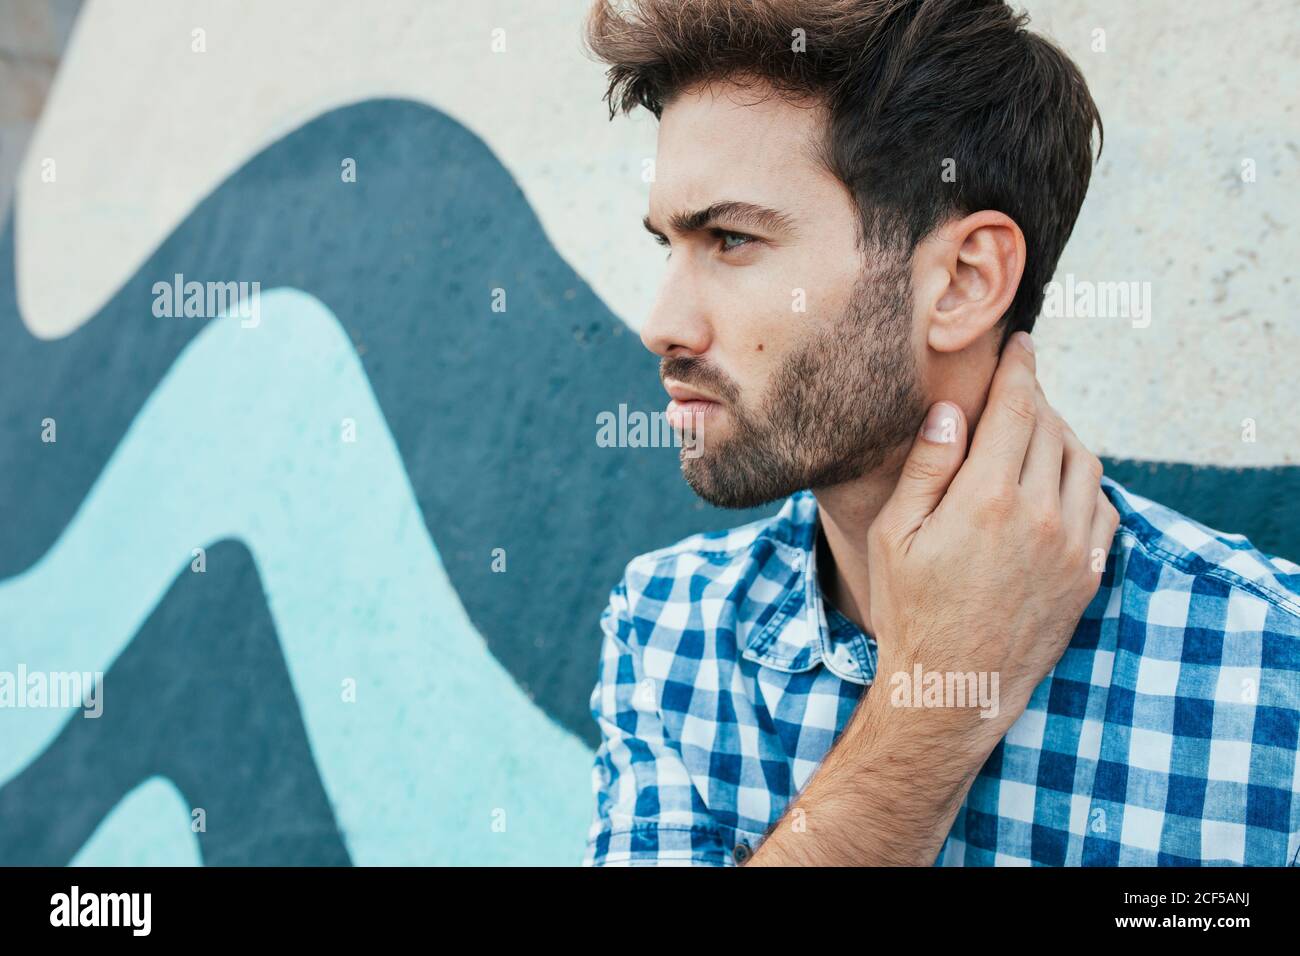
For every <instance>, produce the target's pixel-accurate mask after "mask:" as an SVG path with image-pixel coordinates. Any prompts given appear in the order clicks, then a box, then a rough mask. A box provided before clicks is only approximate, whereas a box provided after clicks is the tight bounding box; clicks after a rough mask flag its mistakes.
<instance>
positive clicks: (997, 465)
mask: <svg viewBox="0 0 1300 956" xmlns="http://www.w3.org/2000/svg"><path fill="white" fill-rule="evenodd" d="M1029 341H1030V340H1029V336H1028V335H1025V334H1024V333H1017V334H1016V335H1015V336H1013V338H1012V340H1011V342H1010V343H1008V346H1007V348H1006V349H1004V350H1003V355H1002V360H1001V362H1000V364H999V366H998V369H997V372H996V373H995V375H994V378H993V384H992V387H991V388H990V390H989V398H988V404H987V405H986V407H985V411H984V414H983V415H982V416H981V418H980V422H979V426H978V428H977V429H976V431H975V440H974V442H973V443H972V444H971V449H970V455H969V457H966V456H965V450H966V425H965V421H964V417H963V416H962V413H961V410H960V409H958V408H957V407H956V406H955V405H952V404H948V403H944V402H941V403H939V404H937V405H935V406H934V407H933V408H932V409H931V410H930V415H929V417H928V418H927V419H926V424H925V427H924V428H923V429H922V434H921V436H919V437H918V438H917V441H916V444H915V445H914V446H913V448H912V452H911V455H910V456H909V457H908V459H907V462H906V463H905V464H904V466H903V470H902V475H901V477H900V479H899V482H898V485H897V486H896V488H895V490H894V493H893V496H892V497H891V498H890V499H889V501H888V502H887V503H886V504H885V506H884V508H882V509H881V511H880V513H879V515H878V516H877V518H876V520H875V522H874V523H873V524H872V527H871V531H870V534H869V538H868V566H869V574H870V583H871V589H870V594H871V604H870V613H871V630H872V633H873V635H874V636H875V638H876V641H877V644H878V646H879V661H878V667H877V675H876V687H877V688H878V689H879V690H884V689H886V688H887V687H888V686H889V678H890V676H891V675H893V674H895V673H907V674H911V673H912V671H913V669H914V668H915V666H916V665H918V664H919V665H920V666H921V669H922V671H923V672H928V671H937V672H940V673H944V672H962V673H970V672H975V673H977V674H983V675H994V674H996V675H997V677H998V688H999V697H1000V699H999V702H998V703H999V712H998V714H997V716H996V717H995V718H992V719H984V718H981V717H980V713H979V711H977V710H975V709H973V708H965V709H963V710H961V712H960V713H956V714H952V715H950V716H953V717H955V718H956V719H955V720H953V721H951V727H952V732H953V733H957V734H971V735H974V737H975V738H976V740H974V741H972V742H973V743H977V742H983V743H986V744H987V745H988V749H989V750H991V749H992V748H993V747H994V746H996V745H997V741H998V740H1000V739H1001V738H1002V736H1003V735H1004V734H1005V733H1006V731H1007V730H1008V729H1009V728H1010V726H1011V724H1012V723H1014V722H1015V720H1016V719H1017V718H1018V717H1019V716H1020V714H1021V713H1022V712H1023V711H1024V709H1025V706H1026V705H1027V704H1028V702H1029V698H1030V695H1031V694H1032V693H1033V691H1034V688H1035V687H1037V686H1038V685H1039V684H1040V683H1041V682H1042V680H1043V678H1044V677H1046V676H1047V673H1048V671H1050V670H1051V669H1052V668H1053V667H1054V666H1055V665H1056V662H1057V661H1058V660H1060V658H1061V655H1062V654H1063V653H1064V652H1065V648H1066V646H1067V645H1068V644H1069V641H1070V637H1071V635H1072V634H1073V633H1074V629H1075V627H1076V625H1077V624H1078V622H1079V617H1080V615H1081V614H1082V613H1083V610H1084V608H1086V607H1087V606H1088V602H1089V601H1090V600H1092V597H1093V595H1095V594H1096V593H1097V587H1098V585H1099V584H1100V582H1101V573H1102V571H1103V569H1104V567H1105V562H1106V554H1107V552H1108V551H1109V550H1110V544H1111V539H1112V538H1113V537H1114V534H1115V528H1116V526H1117V524H1118V522H1119V515H1118V514H1117V513H1116V511H1115V508H1114V507H1113V506H1112V505H1111V503H1110V501H1109V500H1108V499H1107V498H1106V496H1105V495H1104V494H1103V493H1102V491H1101V487H1100V478H1101V463H1100V462H1099V461H1098V460H1097V458H1096V456H1094V455H1093V454H1092V453H1091V452H1089V451H1088V450H1087V449H1086V448H1084V447H1083V445H1082V444H1081V443H1080V442H1079V440H1078V438H1076V437H1075V435H1074V432H1073V431H1072V430H1071V429H1070V427H1069V426H1068V425H1067V424H1066V423H1065V422H1064V421H1063V420H1062V418H1061V417H1060V416H1059V415H1058V414H1057V413H1056V412H1055V411H1054V410H1053V409H1052V407H1051V406H1050V405H1048V404H1047V399H1046V398H1045V396H1044V395H1043V392H1042V389H1041V388H1040V387H1039V385H1038V382H1037V379H1036V378H1035V374H1034V371H1035V370H1034V356H1033V353H1032V352H1031V351H1029V348H1028V347H1026V345H1025V344H1024V343H1028V342H1029ZM1030 347H1032V346H1030ZM963 458H965V461H963ZM877 692H878V691H877Z"/></svg>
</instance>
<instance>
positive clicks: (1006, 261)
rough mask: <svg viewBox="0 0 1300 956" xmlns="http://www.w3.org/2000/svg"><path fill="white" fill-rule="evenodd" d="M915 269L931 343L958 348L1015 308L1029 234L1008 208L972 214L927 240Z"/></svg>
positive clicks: (917, 305)
mask: <svg viewBox="0 0 1300 956" xmlns="http://www.w3.org/2000/svg"><path fill="white" fill-rule="evenodd" d="M912 268H913V286H912V287H913V289H914V290H915V296H916V298H915V308H916V311H917V312H918V315H917V319H918V320H919V321H920V322H921V323H923V325H922V326H921V327H922V328H924V329H925V334H926V344H927V345H928V346H929V347H930V348H932V349H934V350H935V351H936V352H959V351H961V350H962V349H965V348H967V347H968V346H970V345H971V344H972V343H973V342H975V341H976V340H978V339H979V338H980V337H981V336H983V335H984V334H985V333H987V332H988V331H989V330H990V329H992V328H993V327H994V326H996V325H997V324H998V320H999V319H1001V318H1002V316H1003V315H1004V314H1005V313H1006V311H1007V309H1009V308H1011V302H1012V300H1013V299H1014V298H1015V297H1016V289H1018V288H1019V287H1020V277H1021V275H1022V274H1023V273H1024V271H1025V237H1024V234H1023V233H1022V232H1021V231H1020V227H1019V226H1017V225H1016V223H1015V220H1013V219H1012V218H1011V217H1010V216H1007V215H1005V214H1004V213H1000V212H994V211H993V210H991V209H986V210H983V211H981V212H976V213H971V215H969V216H966V217H965V218H964V219H954V220H952V221H951V222H948V223H945V224H944V225H942V226H939V227H938V228H937V229H935V230H934V231H933V232H932V233H931V234H930V235H929V236H927V237H926V238H925V239H924V240H922V241H921V242H920V243H919V244H918V245H917V247H916V254H915V256H914V257H913V265H912Z"/></svg>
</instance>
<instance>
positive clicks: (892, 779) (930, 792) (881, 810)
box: [746, 688, 992, 866]
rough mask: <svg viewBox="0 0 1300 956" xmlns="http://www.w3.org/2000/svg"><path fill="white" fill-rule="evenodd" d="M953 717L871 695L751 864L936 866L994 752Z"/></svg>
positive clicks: (881, 694)
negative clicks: (965, 731) (960, 728)
mask: <svg viewBox="0 0 1300 956" xmlns="http://www.w3.org/2000/svg"><path fill="white" fill-rule="evenodd" d="M882 690H883V688H882ZM951 716H952V715H951V714H948V715H944V714H941V713H936V711H934V710H926V709H918V708H898V707H891V706H890V704H889V699H888V695H887V694H885V693H874V692H868V693H867V694H866V696H865V697H864V698H863V700H862V703H861V704H860V705H859V707H858V709H857V711H856V712H855V713H854V715H853V717H852V719H851V720H850V721H849V723H848V724H847V725H846V726H845V728H844V732H843V733H842V734H841V735H840V738H839V740H838V741H837V742H836V744H835V746H834V747H833V748H832V749H831V751H830V753H829V754H827V756H826V759H825V760H823V761H822V764H821V766H820V767H818V769H817V771H816V773H815V774H814V775H813V777H812V779H811V780H810V781H809V782H808V785H807V786H806V787H805V788H804V790H803V791H802V792H801V793H800V794H799V796H798V797H797V798H796V799H795V800H793V801H791V803H790V806H789V807H787V809H786V812H785V814H784V815H783V816H782V818H781V819H780V820H779V821H778V822H777V824H776V825H775V826H774V827H773V828H772V830H771V831H770V832H769V834H768V836H767V838H766V839H765V840H764V842H763V843H762V845H761V846H760V847H759V848H758V850H757V851H756V852H755V853H754V855H753V856H752V857H750V859H749V860H748V861H747V862H746V865H748V866H930V865H932V864H933V863H934V860H935V857H936V856H937V855H938V853H939V850H940V848H941V847H942V846H943V842H944V840H945V838H946V837H947V835H948V831H949V830H950V829H951V827H952V822H953V819H954V818H955V817H956V814H957V811H958V809H959V808H960V807H961V804H962V801H963V800H964V799H965V797H966V793H967V791H968V790H969V789H970V786H971V783H972V782H973V781H974V779H975V776H976V774H978V772H979V769H980V767H982V766H983V765H984V762H985V760H987V758H988V754H989V752H991V750H992V746H991V745H989V743H988V738H987V736H981V737H979V738H978V739H976V740H971V739H970V738H969V735H966V734H963V733H961V732H959V731H958V729H957V728H956V727H955V725H954V723H953V721H952V719H951Z"/></svg>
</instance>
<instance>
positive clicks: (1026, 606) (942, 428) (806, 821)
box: [584, 0, 1300, 865]
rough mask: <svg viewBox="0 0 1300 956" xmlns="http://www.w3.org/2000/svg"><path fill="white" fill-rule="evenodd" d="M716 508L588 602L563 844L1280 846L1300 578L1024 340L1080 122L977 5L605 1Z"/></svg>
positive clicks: (714, 847) (1262, 855) (1062, 59)
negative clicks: (583, 827) (1145, 470)
mask: <svg viewBox="0 0 1300 956" xmlns="http://www.w3.org/2000/svg"><path fill="white" fill-rule="evenodd" d="M587 42H588V45H589V46H590V47H591V49H592V50H593V51H594V52H595V53H596V55H597V56H598V57H600V58H601V59H602V60H604V61H605V62H607V63H608V64H609V65H610V71H609V78H610V85H609V90H608V94H607V95H608V99H609V103H610V107H611V113H613V112H616V111H617V110H618V109H620V108H621V109H623V110H629V109H631V108H633V107H635V106H644V107H646V108H648V109H650V110H651V111H652V112H654V113H655V115H656V116H658V117H659V119H660V127H659V142H658V154H657V159H656V177H655V181H654V184H653V187H652V189H651V194H650V209H649V215H648V216H647V217H646V220H645V226H646V228H647V229H649V230H650V232H651V233H652V234H653V235H654V236H655V237H656V239H657V240H658V241H660V242H661V243H662V244H663V245H665V246H667V247H668V249H669V260H668V266H667V272H666V274H665V278H664V280H663V287H662V289H661V292H660V295H659V297H658V299H657V301H656V304H655V306H654V308H653V311H652V313H651V315H650V316H649V318H648V320H647V321H646V323H645V325H644V328H643V330H642V339H643V341H644V342H645V344H646V345H647V347H648V348H650V349H651V350H652V351H653V352H655V353H656V354H658V355H659V356H661V374H662V378H663V381H664V384H665V387H666V388H667V390H668V392H669V394H670V395H671V397H672V402H671V404H670V405H669V415H670V418H672V420H673V421H674V424H675V426H676V427H678V428H679V429H681V431H682V432H683V435H684V436H687V437H691V438H692V439H693V440H692V441H691V443H690V447H691V449H692V453H691V454H690V455H686V454H683V458H682V467H683V473H684V476H685V478H686V480H687V481H688V482H690V484H691V486H692V487H693V488H694V489H695V491H696V492H697V493H698V494H699V495H700V496H701V497H703V498H705V499H707V500H709V501H711V502H713V503H716V504H718V505H722V506H731V507H751V506H755V505H759V504H762V503H765V502H770V501H778V500H782V499H784V505H783V507H782V508H781V509H780V511H779V513H778V514H777V515H776V516H775V517H773V518H771V519H767V520H762V521H758V522H754V523H752V524H749V525H746V526H744V527H741V528H737V529H734V530H731V531H727V532H720V533H712V534H702V535H697V536H695V537H692V538H689V539H687V540H685V541H682V542H679V543H678V544H676V545H673V546H671V547H668V548H665V549H663V550H660V551H656V552H653V553H651V554H646V555H642V556H640V557H638V558H635V559H634V560H632V561H631V562H630V563H629V564H628V566H627V569H626V573H625V575H624V578H623V580H622V581H621V582H619V583H618V585H617V586H616V587H615V588H614V589H613V592H612V594H611V597H610V603H609V607H608V608H607V609H606V610H605V613H604V614H603V615H602V618H601V624H602V627H603V631H604V643H603V649H602V658H601V665H600V670H599V679H598V682H597V684H596V687H595V688H594V690H593V693H592V696H591V708H592V714H593V716H594V718H595V719H596V721H597V722H598V724H599V726H600V728H601V731H602V735H603V739H602V743H601V746H600V748H599V750H598V752H597V754H596V760H595V766H594V769H593V787H594V790H595V796H596V809H595V817H594V820H593V823H592V827H591V833H590V840H589V843H588V847H587V853H586V857H585V859H584V862H585V863H588V864H597V865H599V864H614V863H623V864H626V863H697V864H712V865H728V864H733V863H737V862H739V863H745V864H747V865H760V864H776V865H782V864H799V865H805V864H807V865H817V864H855V863H857V864H911V865H930V864H934V863H939V864H944V865H1000V864H1022V865H1023V864H1049V865H1095V864H1102V865H1114V864H1119V865H1166V864H1169V865H1190V864H1263V865H1288V864H1291V865H1293V864H1295V863H1296V861H1297V854H1298V853H1300V796H1297V786H1298V784H1297V781H1298V779H1300V777H1298V774H1300V770H1298V769H1297V766H1298V765H1297V727H1298V726H1300V568H1297V567H1296V566H1295V565H1293V564H1290V563H1289V562H1285V561H1282V560H1281V559H1276V558H1272V557H1269V556H1267V555H1265V554H1262V553H1260V552H1259V551H1257V550H1256V549H1254V548H1253V547H1251V546H1250V545H1249V543H1248V542H1246V541H1245V540H1244V539H1242V538H1240V537H1236V536H1225V535H1220V534H1218V533H1217V532H1214V531H1211V530H1209V529H1206V528H1204V527H1202V526H1200V525H1198V524H1196V523H1195V522H1193V521H1191V520H1190V519H1187V518H1185V517H1182V516H1180V515H1178V514H1176V513H1174V512H1172V511H1170V510H1168V509H1166V508H1163V507H1161V506H1159V505H1157V504H1154V503H1152V502H1150V501H1147V500H1145V499H1143V498H1140V497H1138V496H1136V495H1134V494H1131V493H1130V492H1128V491H1126V490H1125V489H1124V488H1122V487H1120V486H1119V485H1118V484H1116V483H1115V482H1113V481H1110V480H1108V479H1104V478H1102V477H1101V469H1100V465H1099V463H1098V462H1097V459H1096V458H1094V457H1093V456H1092V455H1091V454H1090V453H1089V452H1088V451H1087V450H1086V449H1084V448H1083V446H1082V445H1081V444H1080V443H1079V441H1078V439H1077V438H1076V437H1075V436H1074V434H1073V432H1072V431H1071V430H1070V429H1069V427H1068V426H1066V425H1065V423H1064V422H1063V421H1062V420H1061V419H1060V417H1059V416H1058V415H1057V414H1056V413H1055V412H1054V411H1053V410H1052V408H1051V407H1050V405H1048V403H1047V402H1046V399H1045V398H1044V396H1043V394H1042V391H1041V389H1040V388H1039V387H1038V386H1037V383H1036V379H1035V368H1034V355H1033V349H1032V341H1031V339H1030V337H1029V335H1028V334H1027V333H1028V332H1029V331H1030V329H1031V328H1032V327H1033V323H1034V319H1035V316H1036V314H1037V312H1038V311H1039V308H1040V306H1041V302H1042V290H1043V288H1044V286H1045V285H1046V284H1047V282H1048V280H1049V279H1050V278H1051V275H1052V272H1053V270H1054V268H1055V265H1056V261H1057V258H1058V257H1059V255H1060V252H1061V250H1062V248H1063V247H1064V245H1065V243H1066V240H1067V239H1068V237H1069V234H1070V231H1071V229H1072V228H1073V225H1074V221H1075V218H1076V216H1077V214H1078V211H1079V207H1080V205H1081V203H1082V201H1083V197H1084V194H1085V192H1086V190H1087V185H1088V180H1089V176H1090V173H1091V166H1092V130H1093V127H1094V126H1096V127H1097V128H1098V131H1099V132H1100V118H1099V117H1098V115H1097V110H1096V107H1095V106H1094V104H1093V102H1092V99H1091V97H1090V96H1089V94H1088V91H1087V87H1086V85H1085V83H1084V81H1083V78H1082V76H1081V75H1080V74H1079V72H1078V70H1077V68H1076V67H1075V66H1074V65H1073V64H1072V63H1071V62H1070V61H1069V59H1068V58H1067V57H1066V56H1065V55H1064V54H1063V53H1062V52H1061V51H1060V50H1058V49H1057V48H1055V47H1054V46H1052V45H1051V44H1050V43H1048V42H1047V41H1045V40H1043V39H1042V38H1040V37H1037V36H1035V35H1034V34H1032V33H1030V32H1028V31H1027V30H1026V29H1025V23H1024V20H1023V18H1022V17H1019V16H1017V15H1016V14H1014V13H1013V12H1012V11H1011V10H1010V9H1009V8H1007V7H1006V6H1005V5H1004V4H1002V3H1000V2H993V0H946V2H944V0H911V2H904V0H842V2H835V3H827V2H824V0H817V2H759V0H634V2H632V3H631V4H630V5H626V4H624V5H621V7H620V8H618V9H616V8H615V7H614V6H612V5H610V4H608V3H606V2H604V0H601V2H598V3H597V4H596V6H595V7H594V9H593V11H592V14H591V17H590V19H589V23H588V36H587Z"/></svg>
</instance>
